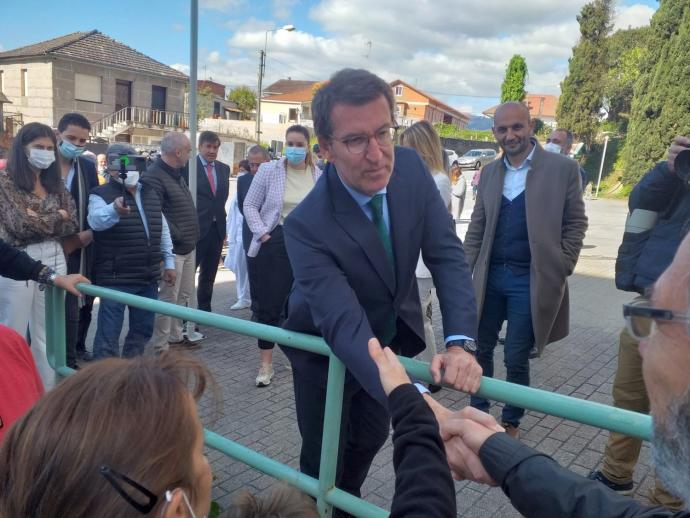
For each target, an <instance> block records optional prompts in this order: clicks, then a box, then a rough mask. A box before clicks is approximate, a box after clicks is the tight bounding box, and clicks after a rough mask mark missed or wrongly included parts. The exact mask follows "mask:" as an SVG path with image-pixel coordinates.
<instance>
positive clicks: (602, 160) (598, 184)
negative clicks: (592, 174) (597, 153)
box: [594, 135, 609, 200]
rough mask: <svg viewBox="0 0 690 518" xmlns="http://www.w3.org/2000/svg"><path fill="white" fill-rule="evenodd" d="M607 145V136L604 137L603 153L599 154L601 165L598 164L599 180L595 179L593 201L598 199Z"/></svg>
mask: <svg viewBox="0 0 690 518" xmlns="http://www.w3.org/2000/svg"><path fill="white" fill-rule="evenodd" d="M608 145H609V136H608V135H606V136H605V137H604V151H603V152H602V153H601V164H599V178H598V179H597V192H596V194H595V195H594V199H595V200H598V199H599V186H600V185H601V173H602V172H603V171H604V160H605V159H606V148H607V146H608Z"/></svg>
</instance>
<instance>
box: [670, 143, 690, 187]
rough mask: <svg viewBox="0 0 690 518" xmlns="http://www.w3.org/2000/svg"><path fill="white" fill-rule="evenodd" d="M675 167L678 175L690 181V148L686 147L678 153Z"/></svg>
mask: <svg viewBox="0 0 690 518" xmlns="http://www.w3.org/2000/svg"><path fill="white" fill-rule="evenodd" d="M673 167H674V169H675V170H676V174H677V175H678V176H680V177H681V178H682V179H683V180H685V181H686V182H690V149H684V150H683V151H681V152H680V153H678V154H677V155H676V159H675V160H674V161H673Z"/></svg>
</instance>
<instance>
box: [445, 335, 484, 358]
mask: <svg viewBox="0 0 690 518" xmlns="http://www.w3.org/2000/svg"><path fill="white" fill-rule="evenodd" d="M453 345H454V346H457V347H462V350H463V351H465V352H466V353H470V354H474V355H476V354H477V342H475V341H474V340H470V339H469V338H466V339H463V340H451V341H450V342H448V343H447V344H446V347H451V346H453Z"/></svg>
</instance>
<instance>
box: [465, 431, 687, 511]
mask: <svg viewBox="0 0 690 518" xmlns="http://www.w3.org/2000/svg"><path fill="white" fill-rule="evenodd" d="M479 458H480V459H481V461H482V464H483V465H484V468H485V469H486V471H487V472H488V473H489V475H491V478H493V479H494V480H495V481H496V482H498V484H499V485H500V486H501V488H502V489H503V492H504V493H505V494H506V496H508V498H510V503H511V504H513V506H514V507H515V509H517V510H518V511H519V512H520V513H522V514H523V515H524V516H526V517H527V518H553V517H555V516H558V517H559V518H591V517H594V516H596V517H599V518H662V517H674V518H689V517H690V512H687V511H681V512H679V513H674V512H673V511H669V510H668V509H665V508H663V507H646V506H644V505H642V504H641V503H639V502H637V501H635V500H633V499H632V498H630V497H627V496H622V495H618V494H616V493H614V492H613V491H611V490H610V489H609V488H607V487H606V486H604V485H603V484H602V483H601V482H598V481H596V480H588V479H586V478H584V477H581V476H580V475H577V474H575V473H573V472H572V471H569V470H567V469H565V468H563V467H561V466H559V465H558V463H557V462H556V461H555V460H553V459H552V458H551V457H549V456H548V455H545V454H543V453H540V452H538V451H536V450H533V449H532V448H530V447H528V446H526V445H524V444H522V443H521V442H520V441H517V440H515V439H513V438H511V437H509V436H508V435H507V434H505V433H496V434H494V435H492V436H491V437H489V438H488V439H487V440H486V442H485V443H484V444H483V445H482V447H481V449H480V450H479Z"/></svg>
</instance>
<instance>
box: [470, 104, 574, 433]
mask: <svg viewBox="0 0 690 518" xmlns="http://www.w3.org/2000/svg"><path fill="white" fill-rule="evenodd" d="M533 126H534V124H533V122H532V121H531V120H530V115H529V110H528V108H527V106H525V105H524V104H522V103H518V102H509V103H505V104H502V105H501V106H499V107H498V109H497V110H496V113H495V115H494V126H493V133H494V136H495V138H496V140H497V141H498V144H499V145H500V146H501V149H502V150H503V156H502V159H499V160H495V161H493V162H491V163H490V164H489V165H486V166H484V169H483V171H482V175H481V179H480V181H479V194H478V195H477V202H476V204H475V206H474V210H473V212H472V219H471V221H470V225H469V228H468V229H467V235H466V236H465V250H466V252H467V262H468V263H469V265H470V268H472V269H473V274H474V275H473V280H474V287H475V293H476V296H477V307H478V308H479V314H480V315H481V318H480V320H479V330H478V352H477V359H478V360H479V364H480V365H481V366H482V369H483V370H484V374H485V375H486V376H493V367H494V363H493V353H494V348H495V347H496V341H497V339H498V333H499V331H500V330H501V327H502V326H503V322H504V321H505V320H507V321H508V330H507V334H506V339H505V347H504V358H505V359H504V363H505V364H506V371H507V379H508V381H510V382H512V383H519V384H521V385H529V354H530V350H531V349H532V347H533V346H535V345H536V348H537V351H538V354H541V352H542V350H543V349H544V346H545V345H546V344H547V343H551V342H555V341H556V340H560V339H561V338H564V337H565V336H567V334H568V319H569V309H568V307H569V306H568V283H567V278H568V276H569V275H571V274H572V273H573V270H575V264H576V263H577V258H578V256H579V255H580V249H581V248H582V240H583V239H584V237H585V230H587V216H585V206H584V203H583V201H582V186H581V181H580V169H579V166H578V164H577V162H575V160H572V159H570V158H567V157H566V156H563V155H560V154H556V153H549V152H547V151H544V149H543V148H542V147H541V146H540V145H539V143H538V142H537V141H536V139H534V138H533V137H532V132H533ZM471 403H472V406H473V407H475V408H478V409H480V410H484V411H486V412H488V411H489V401H488V400H486V399H484V398H480V397H476V396H473V397H472V399H471ZM524 413H525V411H524V409H522V408H518V407H514V406H512V405H505V406H504V407H503V411H502V417H501V420H502V423H503V427H504V428H505V429H506V431H507V432H508V434H509V435H511V436H513V437H517V436H518V426H519V424H520V419H521V418H522V416H523V415H524Z"/></svg>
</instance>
